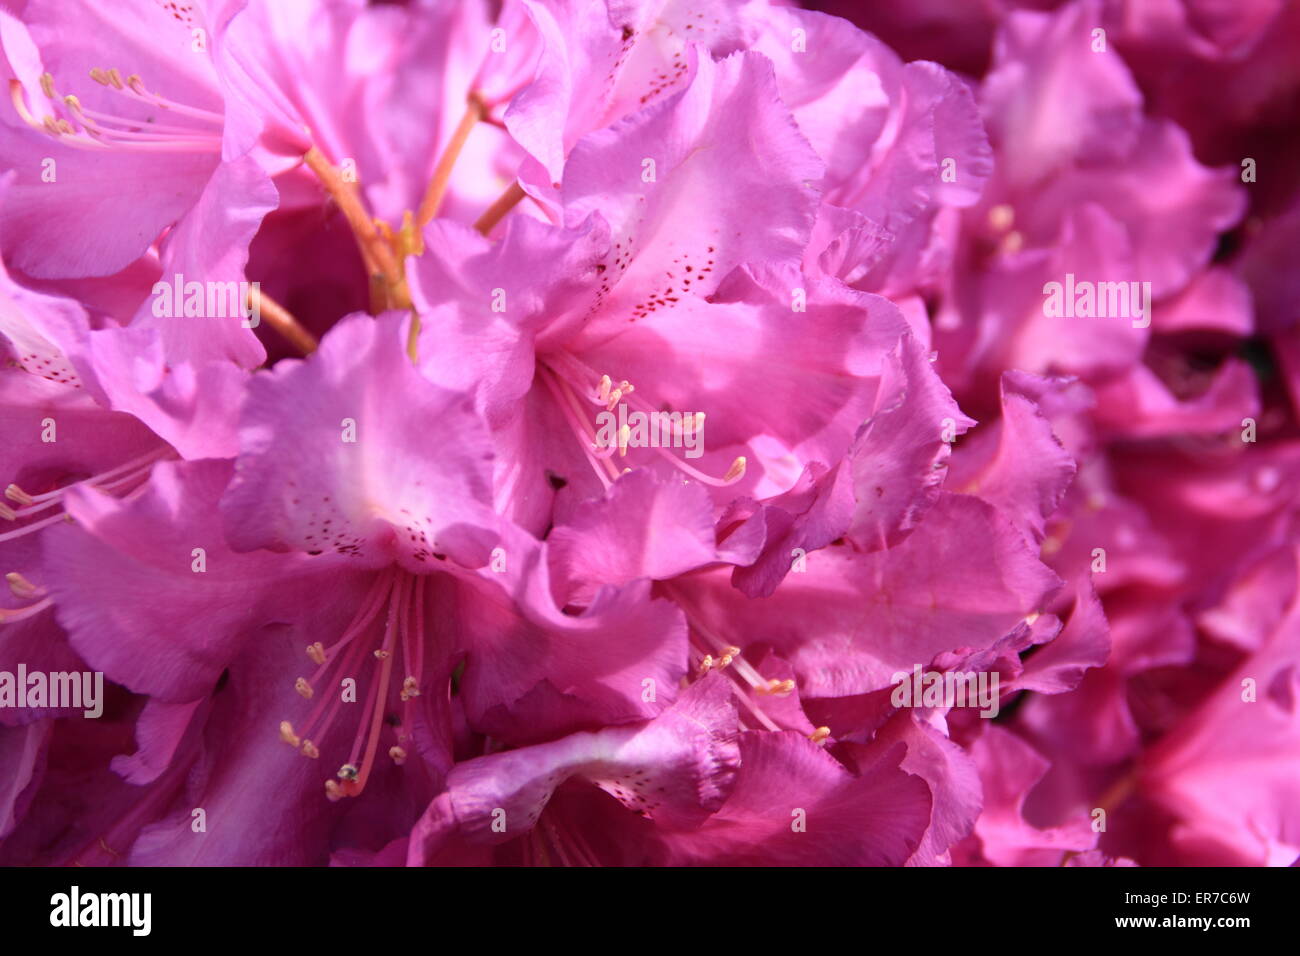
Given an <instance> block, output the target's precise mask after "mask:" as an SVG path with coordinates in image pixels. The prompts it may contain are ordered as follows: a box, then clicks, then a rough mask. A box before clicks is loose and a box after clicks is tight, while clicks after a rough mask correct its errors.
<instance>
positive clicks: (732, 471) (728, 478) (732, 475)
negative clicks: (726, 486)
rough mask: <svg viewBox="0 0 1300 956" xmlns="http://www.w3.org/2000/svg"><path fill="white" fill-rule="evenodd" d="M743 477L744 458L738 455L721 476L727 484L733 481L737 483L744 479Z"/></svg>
mask: <svg viewBox="0 0 1300 956" xmlns="http://www.w3.org/2000/svg"><path fill="white" fill-rule="evenodd" d="M744 475H745V456H744V455H739V456H737V458H736V460H735V461H733V462H732V463H731V467H730V468H728V469H727V473H726V474H725V475H723V476H722V480H723V481H725V482H728V483H730V482H733V481H739V480H740V479H741V478H743V477H744Z"/></svg>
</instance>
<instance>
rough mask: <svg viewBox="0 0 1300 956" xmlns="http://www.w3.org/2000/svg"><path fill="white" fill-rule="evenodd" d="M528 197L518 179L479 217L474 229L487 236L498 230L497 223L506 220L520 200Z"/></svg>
mask: <svg viewBox="0 0 1300 956" xmlns="http://www.w3.org/2000/svg"><path fill="white" fill-rule="evenodd" d="M526 195H527V193H525V192H524V188H523V187H522V186H520V185H519V180H517V179H516V180H515V181H514V182H512V183H511V184H510V185H509V186H508V187H507V188H506V191H505V192H503V193H502V194H501V195H500V196H499V197H497V200H496V201H495V202H494V203H492V205H491V206H489V207H488V208H487V211H486V212H485V213H483V215H481V216H479V217H478V221H477V222H475V223H474V228H475V229H476V230H477V231H478V232H479V233H481V234H482V235H485V236H486V235H487V234H488V233H490V232H491V231H492V230H493V229H495V228H496V225H497V223H499V222H500V221H501V220H502V219H504V218H505V216H506V213H508V212H509V211H510V210H511V209H514V208H515V206H517V205H519V202H520V200H522V199H523V198H524V196H526Z"/></svg>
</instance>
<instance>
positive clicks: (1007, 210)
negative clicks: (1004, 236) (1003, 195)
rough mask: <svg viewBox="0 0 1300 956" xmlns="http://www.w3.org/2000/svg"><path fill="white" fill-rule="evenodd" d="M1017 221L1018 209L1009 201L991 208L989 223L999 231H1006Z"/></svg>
mask: <svg viewBox="0 0 1300 956" xmlns="http://www.w3.org/2000/svg"><path fill="white" fill-rule="evenodd" d="M1015 222H1016V210H1015V209H1014V208H1013V207H1012V206H1009V205H1008V204H1007V203H1002V204H1001V205H998V206H994V207H993V208H992V209H990V210H989V225H990V226H992V227H993V229H994V230H995V231H997V232H1006V231H1007V230H1008V229H1010V228H1011V227H1012V226H1013V225H1015Z"/></svg>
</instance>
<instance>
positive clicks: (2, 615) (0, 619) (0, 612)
mask: <svg viewBox="0 0 1300 956" xmlns="http://www.w3.org/2000/svg"><path fill="white" fill-rule="evenodd" d="M53 603H54V598H50V597H47V598H42V599H41V600H39V601H37V602H36V603H35V604H29V605H27V606H26V607H15V608H4V607H0V624H17V623H18V622H19V621H25V620H27V619H28V618H31V617H35V616H36V615H37V614H40V613H41V612H42V611H44V610H45V609H46V608H48V607H50V606H51V605H52V604H53Z"/></svg>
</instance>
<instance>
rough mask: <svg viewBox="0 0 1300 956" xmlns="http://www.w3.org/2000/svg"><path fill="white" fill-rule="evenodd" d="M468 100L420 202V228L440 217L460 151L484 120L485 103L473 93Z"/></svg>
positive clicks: (417, 217) (417, 219) (418, 214)
mask: <svg viewBox="0 0 1300 956" xmlns="http://www.w3.org/2000/svg"><path fill="white" fill-rule="evenodd" d="M468 99H469V102H468V104H467V105H466V107H465V115H464V116H462V117H461V118H460V123H459V124H457V126H456V130H455V132H453V133H452V134H451V141H450V142H449V143H448V144H447V148H446V149H444V150H443V152H442V155H441V156H440V157H438V165H437V166H436V167H434V170H433V177H432V178H431V179H430V180H429V188H428V189H427V190H425V193H424V198H423V199H422V200H420V209H419V212H418V213H417V214H416V217H415V221H416V224H417V225H418V226H420V227H423V226H424V225H425V224H426V223H428V222H429V221H430V220H432V219H433V218H434V217H435V216H436V215H438V210H439V209H440V208H441V207H442V200H443V198H444V197H445V196H446V195H447V187H448V186H449V185H451V170H452V167H454V166H455V165H456V159H457V158H458V157H459V156H460V151H461V150H462V149H464V148H465V141H466V140H467V139H469V134H470V131H471V130H472V129H473V128H474V127H475V126H476V125H477V124H478V121H479V120H481V119H482V118H483V113H484V108H483V101H482V100H480V99H479V98H478V96H477V95H476V94H474V93H471V94H470V95H469V98H468Z"/></svg>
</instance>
